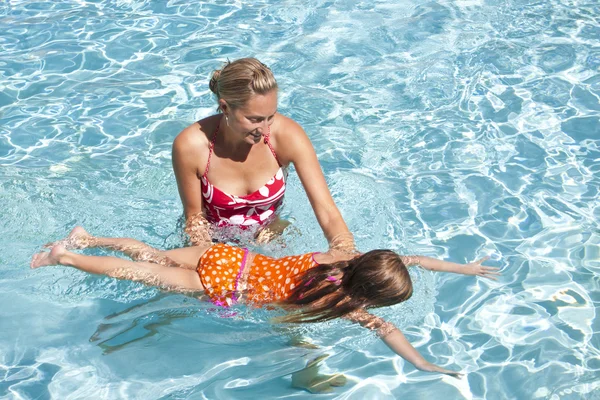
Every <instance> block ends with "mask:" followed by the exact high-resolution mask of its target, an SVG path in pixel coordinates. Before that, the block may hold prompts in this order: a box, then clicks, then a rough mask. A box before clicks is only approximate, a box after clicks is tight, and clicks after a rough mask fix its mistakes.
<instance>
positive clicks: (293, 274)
mask: <svg viewBox="0 0 600 400" xmlns="http://www.w3.org/2000/svg"><path fill="white" fill-rule="evenodd" d="M314 254H315V253H308V254H303V255H299V256H288V257H283V258H272V257H267V256H263V255H261V254H257V255H255V256H254V260H253V261H252V263H251V264H250V265H245V264H246V260H247V258H248V249H241V248H239V247H233V246H229V245H226V244H222V243H219V244H216V245H214V246H212V247H210V248H209V249H208V250H206V252H204V254H203V255H202V256H201V257H200V260H199V261H198V268H197V271H198V275H199V276H200V280H201V281H202V285H203V286H204V291H205V293H206V294H207V295H208V296H209V297H210V299H211V301H212V302H213V303H214V304H217V305H222V306H229V305H232V304H234V303H236V302H237V301H238V300H239V299H240V297H241V294H242V293H243V295H244V297H245V301H246V302H248V303H254V304H264V303H271V302H275V301H278V300H283V299H285V298H287V297H288V296H289V294H290V292H291V291H292V289H294V287H295V286H296V285H297V284H298V282H299V281H300V278H301V276H302V273H303V272H304V271H306V270H309V269H311V268H314V267H315V266H317V265H319V264H318V263H317V262H316V261H315V259H314ZM245 270H246V273H244V271H245ZM243 275H245V276H244V279H242V276H243Z"/></svg>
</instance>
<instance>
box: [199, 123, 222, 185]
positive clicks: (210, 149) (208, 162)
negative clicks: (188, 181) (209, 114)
mask: <svg viewBox="0 0 600 400" xmlns="http://www.w3.org/2000/svg"><path fill="white" fill-rule="evenodd" d="M219 126H221V120H220V119H219V122H218V123H217V129H215V132H214V133H213V137H212V139H211V141H210V144H209V145H208V161H207V162H206V170H205V171H204V175H202V176H204V177H206V175H207V174H208V169H209V168H210V156H211V155H212V153H213V149H214V147H215V140H217V133H219Z"/></svg>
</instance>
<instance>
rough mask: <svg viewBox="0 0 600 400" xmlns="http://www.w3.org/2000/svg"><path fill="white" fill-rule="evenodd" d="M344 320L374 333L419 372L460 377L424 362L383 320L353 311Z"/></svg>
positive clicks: (402, 336)
mask: <svg viewBox="0 0 600 400" xmlns="http://www.w3.org/2000/svg"><path fill="white" fill-rule="evenodd" d="M344 318H346V319H349V320H351V321H353V322H356V323H357V324H360V325H361V326H363V327H365V328H367V329H371V330H374V331H376V332H377V335H378V336H379V337H380V338H381V340H383V342H384V343H385V344H386V345H387V346H388V347H389V348H390V349H392V351H393V352H395V353H396V354H398V355H399V356H400V357H402V358H404V359H405V360H406V361H408V362H409V363H411V364H412V365H414V366H415V368H417V369H419V370H421V371H427V372H440V373H442V374H446V375H450V376H454V377H456V378H458V377H460V376H461V373H460V372H457V371H451V370H448V369H445V368H442V367H440V366H438V365H435V364H432V363H430V362H429V361H427V360H425V359H424V358H423V356H422V355H421V353H419V352H418V351H417V349H415V348H414V347H413V346H412V345H411V344H410V342H409V341H408V339H406V337H405V336H404V334H403V333H402V332H401V331H400V330H399V329H398V328H396V327H395V326H394V325H393V324H391V323H389V322H386V321H385V320H384V319H383V318H380V317H377V316H375V315H373V314H369V313H368V312H367V311H365V310H357V311H353V312H351V313H350V314H348V315H347V316H345V317H344Z"/></svg>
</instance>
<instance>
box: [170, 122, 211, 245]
mask: <svg viewBox="0 0 600 400" xmlns="http://www.w3.org/2000/svg"><path fill="white" fill-rule="evenodd" d="M194 129H197V128H196V127H195V126H194V125H191V126H189V127H187V128H186V129H184V130H183V131H182V132H181V133H180V134H179V135H178V136H177V137H176V138H175V141H174V142H173V149H172V162H173V172H174V173H175V178H176V179H177V189H178V190H179V197H180V199H181V204H182V205H183V213H184V216H185V228H184V231H185V233H186V234H187V235H188V236H189V237H190V242H191V243H192V245H194V246H203V245H206V244H207V243H210V242H211V236H212V233H211V230H210V226H211V225H210V223H209V222H208V221H207V220H206V218H205V215H204V212H203V207H202V192H201V189H200V178H199V176H201V174H203V173H204V171H199V170H198V164H199V163H201V164H200V165H205V164H202V163H204V162H205V159H206V156H205V155H204V154H203V153H202V148H203V147H206V146H204V143H202V142H201V141H200V140H199V138H200V137H202V135H198V134H197V132H195V131H194Z"/></svg>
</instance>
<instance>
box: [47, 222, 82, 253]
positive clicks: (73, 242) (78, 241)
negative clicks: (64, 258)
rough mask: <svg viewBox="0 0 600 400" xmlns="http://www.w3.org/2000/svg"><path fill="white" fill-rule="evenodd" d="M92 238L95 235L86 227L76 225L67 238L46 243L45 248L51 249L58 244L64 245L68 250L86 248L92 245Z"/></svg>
mask: <svg viewBox="0 0 600 400" xmlns="http://www.w3.org/2000/svg"><path fill="white" fill-rule="evenodd" d="M92 238H93V236H92V235H90V234H89V233H88V232H87V231H86V230H85V229H83V228H82V227H81V226H76V227H75V228H73V230H72V231H71V233H69V236H67V237H66V238H65V239H62V240H58V241H56V242H51V243H46V244H45V245H44V248H46V249H49V248H54V247H56V246H57V245H63V246H64V247H65V248H66V249H68V250H72V249H85V248H86V247H88V246H89V245H90V239H92Z"/></svg>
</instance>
